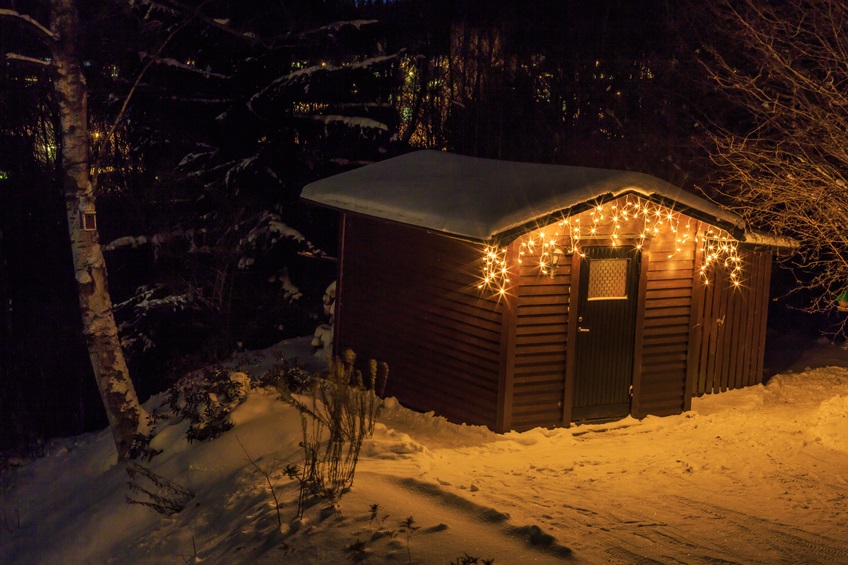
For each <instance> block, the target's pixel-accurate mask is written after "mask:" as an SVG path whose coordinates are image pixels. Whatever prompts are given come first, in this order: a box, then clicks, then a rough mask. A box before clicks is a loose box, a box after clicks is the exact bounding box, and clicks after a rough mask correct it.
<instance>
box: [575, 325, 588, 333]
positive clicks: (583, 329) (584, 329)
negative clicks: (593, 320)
mask: <svg viewBox="0 0 848 565" xmlns="http://www.w3.org/2000/svg"><path fill="white" fill-rule="evenodd" d="M577 331H578V332H583V333H589V328H581V327H580V326H577Z"/></svg>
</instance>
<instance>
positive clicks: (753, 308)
mask: <svg viewBox="0 0 848 565" xmlns="http://www.w3.org/2000/svg"><path fill="white" fill-rule="evenodd" d="M303 198H304V199H305V200H307V201H311V202H313V203H317V204H319V205H322V206H327V207H331V208H334V209H337V210H339V211H340V212H341V214H342V218H341V222H340V250H339V281H338V283H339V284H338V289H337V295H336V308H337V309H336V317H335V324H336V328H335V329H336V336H335V341H334V343H335V347H336V350H337V351H341V350H344V349H347V348H351V349H353V350H354V351H355V352H356V353H357V355H358V356H359V357H360V358H376V359H378V360H381V361H385V362H387V363H388V365H389V368H390V371H391V374H390V379H389V387H388V390H387V393H388V394H389V395H393V396H397V398H398V399H399V400H400V401H401V402H402V403H404V404H405V405H407V406H410V407H412V408H415V409H418V410H422V411H430V410H432V411H435V412H436V413H437V414H441V415H443V416H446V417H447V418H448V419H450V420H452V421H457V422H466V423H470V424H482V425H486V426H488V427H490V428H491V429H493V430H496V431H501V432H505V431H508V430H526V429H530V428H533V427H536V426H545V427H553V426H562V425H568V424H569V423H570V422H572V421H589V420H609V419H616V418H621V417H625V416H627V415H633V416H634V417H637V418H640V417H643V416H646V415H648V414H656V415H668V414H677V413H680V412H681V411H685V410H687V409H689V407H690V404H691V400H692V398H693V397H694V396H698V395H701V394H704V393H714V392H720V391H725V390H728V389H734V388H740V387H743V386H748V385H753V384H757V383H759V382H761V380H762V373H763V352H764V343H765V334H766V315H767V307H768V294H769V279H770V274H771V264H772V254H773V253H774V252H775V250H779V249H781V248H785V247H791V242H787V241H783V240H780V239H777V238H774V237H770V236H767V235H765V234H761V233H756V232H752V231H749V230H747V229H746V226H745V225H744V223H743V221H742V220H741V218H739V217H738V216H736V215H734V214H732V213H730V212H728V211H725V210H723V209H721V208H719V207H717V206H716V205H714V204H713V203H711V202H709V201H708V200H706V199H703V198H701V197H698V196H695V195H693V194H691V193H688V192H686V191H684V190H682V189H680V188H678V187H676V186H673V185H671V184H669V183H667V182H665V181H662V180H660V179H658V178H655V177H652V176H650V175H646V174H642V173H634V172H628V171H615V170H606V169H590V168H581V167H570V166H560V165H543V164H533V163H516V162H507V161H498V160H491V159H480V158H474V157H466V156H460V155H454V154H450V153H445V152H439V151H430V150H426V151H417V152H413V153H409V154H406V155H402V156H400V157H395V158H391V159H387V160H385V161H381V162H378V163H375V164H372V165H368V166H364V167H361V168H359V169H355V170H352V171H349V172H345V173H342V174H339V175H336V176H333V177H329V178H326V179H323V180H320V181H317V182H314V183H312V184H310V185H308V186H306V187H305V188H304V191H303Z"/></svg>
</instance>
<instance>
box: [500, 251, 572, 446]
mask: <svg viewBox="0 0 848 565" xmlns="http://www.w3.org/2000/svg"><path fill="white" fill-rule="evenodd" d="M525 253H526V254H525V255H524V256H523V257H522V262H521V264H520V266H519V276H518V296H517V313H516V325H515V331H516V337H515V356H514V365H513V393H512V395H513V396H512V398H513V400H512V423H511V428H512V429H514V430H519V431H522V430H529V429H531V428H535V427H539V426H542V427H554V426H561V425H562V402H563V398H564V395H565V363H566V353H567V352H566V347H567V341H568V339H567V337H568V336H567V332H568V308H569V301H570V298H571V264H570V263H571V262H570V259H569V258H568V257H565V258H563V260H562V261H561V263H562V264H561V265H560V266H559V268H558V270H557V273H556V276H554V277H551V276H549V275H545V274H542V273H541V272H540V269H539V256H538V254H534V253H532V252H529V251H526V252H525Z"/></svg>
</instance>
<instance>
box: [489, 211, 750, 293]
mask: <svg viewBox="0 0 848 565" xmlns="http://www.w3.org/2000/svg"><path fill="white" fill-rule="evenodd" d="M588 216H589V217H588V221H586V220H587V218H586V217H585V215H584V216H583V220H584V221H583V223H582V224H581V216H580V215H578V216H570V217H566V218H563V219H562V220H560V221H559V222H557V223H556V224H553V225H551V226H549V227H548V228H545V229H542V230H540V231H539V232H538V233H536V234H535V235H527V236H526V237H525V239H524V240H523V241H522V242H521V244H520V247H519V251H518V263H519V264H523V263H524V261H525V260H526V259H527V257H528V256H538V261H539V271H540V273H541V274H543V275H550V274H552V272H553V271H555V269H554V270H553V271H552V269H551V263H552V257H553V255H554V252H555V251H557V250H559V252H561V253H564V254H573V253H577V254H578V255H580V256H581V257H585V254H584V253H583V252H582V251H581V245H582V243H583V242H584V241H585V240H592V241H597V240H602V239H606V238H608V239H609V241H610V245H611V246H612V247H618V246H619V245H621V244H622V243H621V238H622V236H623V235H624V234H625V233H626V232H625V231H624V230H625V228H626V229H627V230H628V232H627V235H628V238H635V241H636V245H635V246H636V249H642V248H643V247H644V245H645V240H646V239H647V238H649V237H658V236H661V235H668V234H673V236H674V250H673V251H672V252H671V253H670V254H669V255H668V256H667V257H668V258H669V259H671V258H673V257H674V256H675V255H677V254H678V253H680V252H681V251H682V250H683V249H685V247H686V246H687V244H689V243H690V242H692V241H695V243H696V244H697V243H699V242H702V246H701V253H703V255H702V258H703V260H702V261H701V268H700V274H701V278H702V280H703V282H704V284H709V271H710V269H711V268H712V267H714V266H715V265H719V264H723V265H724V267H725V268H726V269H728V270H729V280H730V282H731V284H732V285H733V286H735V287H738V286H740V285H741V284H742V280H741V277H742V258H741V257H740V255H739V250H738V242H737V241H736V240H734V239H733V238H732V237H731V236H730V235H729V234H728V233H727V232H725V231H724V230H721V229H718V228H710V229H709V230H708V231H707V232H706V233H705V234H704V235H703V237H700V238H699V237H697V236H696V235H695V233H693V232H694V227H693V225H692V219H691V218H689V217H688V216H685V215H682V214H681V213H680V212H675V211H674V210H673V209H671V208H669V207H667V206H664V205H662V204H657V203H654V202H650V201H648V200H643V199H641V198H638V197H627V198H626V199H625V201H624V203H621V202H620V201H619V200H614V201H612V202H608V203H605V204H598V205H596V206H594V207H593V208H592V209H591V210H588ZM508 270H509V268H508V265H507V264H506V249H504V248H502V247H486V248H485V251H484V257H483V276H482V281H481V282H480V284H479V285H478V288H480V289H492V290H495V291H496V292H497V293H499V294H500V295H503V294H505V293H506V283H508V282H509V279H508V276H507V275H508Z"/></svg>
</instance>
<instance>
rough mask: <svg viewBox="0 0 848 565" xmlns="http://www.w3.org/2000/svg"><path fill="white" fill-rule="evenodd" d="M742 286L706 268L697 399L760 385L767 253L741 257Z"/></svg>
mask: <svg viewBox="0 0 848 565" xmlns="http://www.w3.org/2000/svg"><path fill="white" fill-rule="evenodd" d="M740 255H741V256H742V260H743V266H742V284H741V285H740V286H739V287H736V286H734V285H733V284H731V282H730V277H729V276H728V272H727V269H726V268H725V267H724V265H723V264H721V263H717V264H715V265H714V266H711V268H710V269H709V271H708V272H707V276H708V284H707V286H706V287H705V288H704V291H703V293H702V294H703V296H702V298H701V300H702V301H701V304H700V306H701V309H702V312H703V315H702V327H701V331H700V332H699V340H700V342H699V343H698V344H696V347H695V357H694V358H693V359H692V362H693V363H694V367H693V368H694V369H695V374H694V377H693V388H694V390H693V392H694V394H695V395H697V396H701V395H703V394H705V393H713V392H722V391H725V390H730V389H735V388H741V387H745V386H749V385H753V384H758V383H761V382H762V378H763V374H762V373H763V356H764V353H765V328H766V321H767V314H768V293H769V283H770V279H771V261H772V257H771V252H768V251H744V252H741V253H740Z"/></svg>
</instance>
